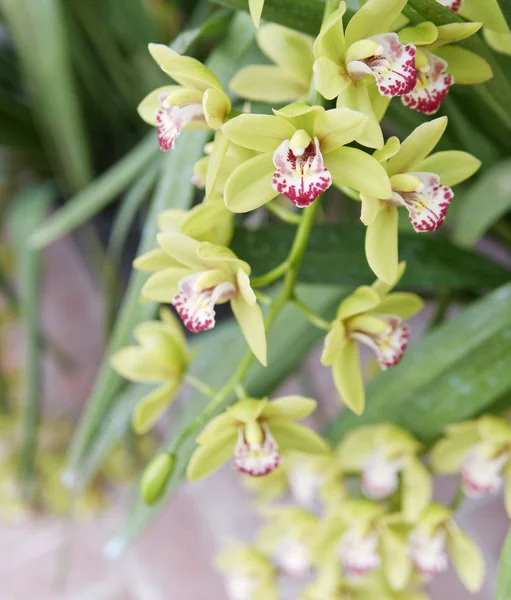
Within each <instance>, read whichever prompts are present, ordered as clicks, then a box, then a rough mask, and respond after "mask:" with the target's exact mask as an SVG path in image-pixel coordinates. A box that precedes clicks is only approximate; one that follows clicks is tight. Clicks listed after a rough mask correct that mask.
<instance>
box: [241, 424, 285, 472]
mask: <svg viewBox="0 0 511 600" xmlns="http://www.w3.org/2000/svg"><path fill="white" fill-rule="evenodd" d="M263 430H264V440H263V442H262V443H261V444H248V443H247V441H246V440H245V435H244V432H243V430H242V429H240V431H239V434H238V441H237V443H236V448H235V449H234V461H233V463H232V465H233V467H234V468H235V469H236V470H237V471H239V472H240V473H244V474H245V475H251V476H252V477H262V476H263V475H268V473H271V472H272V471H273V470H274V469H276V468H277V467H278V466H279V464H280V454H279V448H278V445H277V442H276V441H275V438H274V437H273V436H272V435H271V433H270V431H269V429H268V427H266V426H263Z"/></svg>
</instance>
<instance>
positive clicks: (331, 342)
mask: <svg viewBox="0 0 511 600" xmlns="http://www.w3.org/2000/svg"><path fill="white" fill-rule="evenodd" d="M345 342H346V332H345V328H344V324H343V322H342V321H340V320H336V321H334V323H333V325H332V328H331V329H330V331H329V332H328V333H327V335H326V337H325V346H324V348H323V353H322V354H321V363H322V364H323V365H325V367H329V366H330V365H332V364H333V363H334V361H335V359H336V357H337V356H338V355H339V353H340V350H341V348H342V346H343V345H344V344H345Z"/></svg>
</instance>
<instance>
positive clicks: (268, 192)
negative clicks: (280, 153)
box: [225, 153, 279, 213]
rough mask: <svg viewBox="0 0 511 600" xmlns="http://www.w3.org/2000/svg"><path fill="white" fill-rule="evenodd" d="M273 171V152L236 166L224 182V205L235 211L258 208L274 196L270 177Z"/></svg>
mask: <svg viewBox="0 0 511 600" xmlns="http://www.w3.org/2000/svg"><path fill="white" fill-rule="evenodd" d="M274 172H275V166H274V164H273V154H272V153H266V154H261V155H259V156H255V157H254V158H251V159H249V160H247V161H246V162H244V163H243V164H241V165H240V166H239V167H237V168H236V169H235V170H234V171H233V172H232V173H231V175H230V176H229V178H228V179H227V182H226V184H225V205H226V206H227V208H228V209H229V210H232V212H235V213H245V212H249V211H251V210H255V209H256V208H259V207H260V206H262V205H263V204H266V203H267V202H269V201H270V200H273V198H275V196H278V194H279V193H278V191H276V190H274V189H273V186H272V179H273V173H274Z"/></svg>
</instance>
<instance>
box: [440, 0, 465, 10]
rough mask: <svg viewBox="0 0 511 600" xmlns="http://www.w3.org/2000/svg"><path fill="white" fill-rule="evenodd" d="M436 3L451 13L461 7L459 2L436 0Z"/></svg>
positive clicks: (454, 0) (457, 0)
mask: <svg viewBox="0 0 511 600" xmlns="http://www.w3.org/2000/svg"><path fill="white" fill-rule="evenodd" d="M437 2H440V4H441V5H442V6H445V8H448V9H449V10H452V12H458V11H459V9H460V7H461V0H437Z"/></svg>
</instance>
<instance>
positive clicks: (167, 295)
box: [142, 267, 190, 302]
mask: <svg viewBox="0 0 511 600" xmlns="http://www.w3.org/2000/svg"><path fill="white" fill-rule="evenodd" d="M187 275H190V270H189V269H186V268H183V267H171V268H169V269H163V271H158V272H157V273H154V274H153V275H151V277H149V279H148V280H147V281H146V283H145V285H144V287H143V288H142V295H143V296H144V297H146V298H149V300H154V301H155V302H171V301H172V298H173V297H174V295H175V294H176V293H177V291H178V289H179V282H180V281H181V279H183V277H186V276H187Z"/></svg>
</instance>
